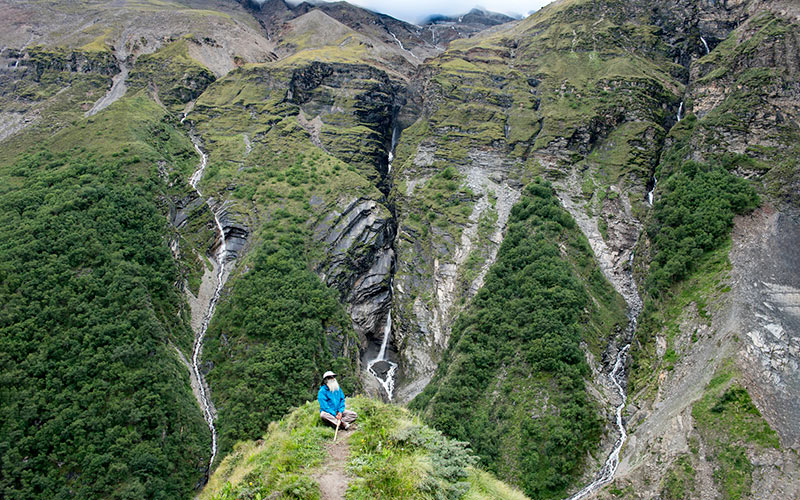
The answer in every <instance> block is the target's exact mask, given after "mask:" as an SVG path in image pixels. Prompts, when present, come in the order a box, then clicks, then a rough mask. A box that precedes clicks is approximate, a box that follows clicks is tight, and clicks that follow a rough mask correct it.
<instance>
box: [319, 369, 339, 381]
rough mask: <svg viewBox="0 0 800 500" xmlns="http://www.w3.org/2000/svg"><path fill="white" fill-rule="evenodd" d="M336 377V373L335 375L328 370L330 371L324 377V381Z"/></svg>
mask: <svg viewBox="0 0 800 500" xmlns="http://www.w3.org/2000/svg"><path fill="white" fill-rule="evenodd" d="M335 376H336V374H335V373H333V372H332V371H330V370H328V371H326V372H325V375H323V376H322V380H325V379H326V378H328V377H335Z"/></svg>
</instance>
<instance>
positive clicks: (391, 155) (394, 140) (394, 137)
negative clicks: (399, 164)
mask: <svg viewBox="0 0 800 500" xmlns="http://www.w3.org/2000/svg"><path fill="white" fill-rule="evenodd" d="M398 136H399V134H398V132H397V127H394V128H393V129H392V145H391V147H390V148H389V162H388V166H387V167H386V173H387V175H388V174H391V173H392V161H394V148H395V146H397V138H398Z"/></svg>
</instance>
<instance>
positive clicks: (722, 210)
mask: <svg viewBox="0 0 800 500" xmlns="http://www.w3.org/2000/svg"><path fill="white" fill-rule="evenodd" d="M757 205H758V195H757V194H756V192H755V190H754V189H753V187H752V186H750V184H748V182H747V181H746V180H744V179H742V178H740V177H737V176H735V175H734V174H732V173H730V172H728V170H726V169H725V168H724V167H723V166H722V165H714V164H700V163H696V162H693V161H687V162H684V163H683V164H682V165H681V166H680V168H679V169H677V171H675V172H673V173H672V174H671V175H670V176H669V177H668V178H667V179H665V180H664V181H663V188H662V190H661V191H660V198H659V200H658V201H657V202H656V204H655V207H654V217H653V219H654V221H653V223H652V224H650V226H649V227H648V228H647V233H648V236H649V237H650V239H651V241H652V242H653V247H654V249H655V254H654V256H653V260H652V263H651V265H650V272H649V274H648V277H647V282H646V288H647V290H648V292H649V293H651V294H652V295H655V296H658V295H659V294H661V293H663V292H664V291H665V290H666V289H667V288H668V287H669V286H670V285H671V284H673V283H675V282H677V281H679V280H681V279H683V278H685V277H686V276H688V274H689V273H690V272H691V271H693V270H694V269H695V267H694V266H695V264H696V263H697V262H698V261H699V259H700V258H701V257H702V256H703V254H704V253H706V252H708V251H710V250H713V249H715V248H718V247H719V246H721V245H722V244H723V243H724V242H725V241H726V240H727V239H728V235H729V234H730V230H731V228H732V227H733V217H734V216H735V215H738V214H742V213H745V212H749V211H750V210H752V209H754V208H755V207H756V206H757Z"/></svg>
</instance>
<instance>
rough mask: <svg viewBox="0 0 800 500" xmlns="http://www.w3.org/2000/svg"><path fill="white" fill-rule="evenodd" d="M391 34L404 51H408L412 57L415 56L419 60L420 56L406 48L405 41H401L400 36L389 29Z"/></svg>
mask: <svg viewBox="0 0 800 500" xmlns="http://www.w3.org/2000/svg"><path fill="white" fill-rule="evenodd" d="M389 34H390V35H392V38H394V41H395V42H397V45H399V46H400V50H402V51H403V52H408V53H409V54H410V55H411V57H413V58H414V59H416V60H417V61H419V58H418V57H417V56H416V54H414V53H413V52H411V51H410V50H408V49H406V48H405V47H404V46H403V42H401V41H400V39H399V38H397V36H396V35H395V34H394V33H392V32H391V31H389Z"/></svg>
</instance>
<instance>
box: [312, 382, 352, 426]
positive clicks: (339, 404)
mask: <svg viewBox="0 0 800 500" xmlns="http://www.w3.org/2000/svg"><path fill="white" fill-rule="evenodd" d="M317 400H318V401H319V416H320V418H321V419H322V421H323V422H325V423H328V424H330V425H332V426H334V427H336V425H337V424H338V423H339V422H341V428H343V429H344V430H348V429H349V428H350V425H351V424H352V423H353V422H354V421H355V419H356V417H357V416H358V415H357V414H356V412H354V411H350V410H347V409H345V407H344V393H343V392H342V389H340V388H339V383H338V382H337V381H336V374H335V373H333V372H332V371H327V372H325V375H323V376H322V386H321V387H320V388H319V392H318V393H317Z"/></svg>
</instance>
